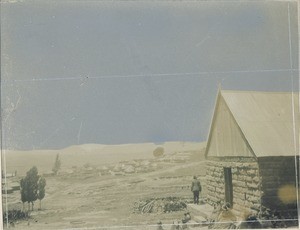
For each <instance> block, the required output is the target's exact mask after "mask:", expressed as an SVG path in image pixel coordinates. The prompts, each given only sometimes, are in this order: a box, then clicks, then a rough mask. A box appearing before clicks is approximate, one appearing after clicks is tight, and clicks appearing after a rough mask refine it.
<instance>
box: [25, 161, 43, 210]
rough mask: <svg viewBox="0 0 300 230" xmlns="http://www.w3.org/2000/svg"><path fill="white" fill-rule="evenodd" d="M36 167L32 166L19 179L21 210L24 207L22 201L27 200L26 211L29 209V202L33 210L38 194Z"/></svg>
mask: <svg viewBox="0 0 300 230" xmlns="http://www.w3.org/2000/svg"><path fill="white" fill-rule="evenodd" d="M39 177H40V176H39V175H38V170H37V167H35V166H34V167H32V168H31V169H30V170H29V171H28V172H27V173H26V177H25V178H23V179H21V181H20V190H21V200H22V203H23V210H24V209H25V207H24V203H25V202H28V211H29V210H30V203H31V205H32V208H31V210H33V205H34V201H36V200H37V195H38V180H39Z"/></svg>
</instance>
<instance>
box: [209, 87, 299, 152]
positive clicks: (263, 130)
mask: <svg viewBox="0 0 300 230" xmlns="http://www.w3.org/2000/svg"><path fill="white" fill-rule="evenodd" d="M220 95H221V96H222V97H223V98H224V100H225V102H226V104H227V106H228V108H229V110H230V111H231V113H232V115H233V117H234V119H235V121H236V123H237V124H238V126H239V128H240V129H241V131H242V133H243V134H244V136H245V138H246V140H247V142H248V143H249V145H250V147H251V149H252V150H253V152H254V154H255V155H256V157H266V156H294V155H295V154H297V155H299V93H291V92H255V91H223V90H222V91H221V92H220ZM208 144H209V143H208Z"/></svg>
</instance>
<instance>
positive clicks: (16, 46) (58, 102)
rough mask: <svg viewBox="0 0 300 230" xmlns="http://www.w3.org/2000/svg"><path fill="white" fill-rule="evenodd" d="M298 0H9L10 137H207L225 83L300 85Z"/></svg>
mask: <svg viewBox="0 0 300 230" xmlns="http://www.w3.org/2000/svg"><path fill="white" fill-rule="evenodd" d="M297 17H298V15H297V4H296V2H295V1H294V2H287V1H285V2H279V1H274V2H271V1H264V2H258V1H253V2H250V1H245V2H238V1H230V2H221V1H213V2H203V1H202V2H196V1H164V2H163V1H78V0H77V1H71V0H68V1H55V0H52V1H30V0H29V1H26V2H25V1H14V2H9V3H2V4H1V50H2V51H1V111H2V126H3V128H2V132H3V138H2V139H3V143H2V145H3V148H5V149H23V150H30V149H59V148H64V147H67V146H70V145H76V144H84V143H99V144H125V143H142V142H154V143H162V142H165V141H205V140H206V139H207V136H208V131H209V126H210V122H211V117H212V113H213V109H214V103H215V99H216V94H217V91H218V88H222V89H227V90H259V91H292V90H294V91H298V90H299V88H298V84H299V78H298V75H299V71H298V68H299V66H298V43H297V42H298V37H297V34H298V24H297Z"/></svg>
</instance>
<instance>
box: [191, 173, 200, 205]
mask: <svg viewBox="0 0 300 230" xmlns="http://www.w3.org/2000/svg"><path fill="white" fill-rule="evenodd" d="M201 190H202V188H201V184H200V181H199V180H198V179H197V177H196V176H194V180H193V182H192V186H191V191H192V192H193V194H194V204H199V194H200V192H201Z"/></svg>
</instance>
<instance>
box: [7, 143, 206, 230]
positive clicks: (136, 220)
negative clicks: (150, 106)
mask: <svg viewBox="0 0 300 230" xmlns="http://www.w3.org/2000/svg"><path fill="white" fill-rule="evenodd" d="M162 146H163V147H164V149H165V152H166V153H165V154H164V156H162V157H159V158H155V157H154V156H153V154H152V153H153V150H154V149H155V148H156V147H157V146H156V145H154V144H139V145H122V146H97V145H84V146H71V147H69V148H66V149H64V150H60V151H57V150H56V151H50V150H49V151H44V152H40V151H34V152H31V153H24V152H23V153H21V152H14V153H10V154H12V155H8V154H9V153H7V154H6V156H7V157H6V160H7V165H8V167H7V168H8V169H9V170H11V171H15V170H18V175H17V177H13V178H8V179H7V186H9V183H13V181H15V182H16V181H18V180H19V179H20V177H21V176H23V175H24V173H23V172H25V171H27V170H28V169H29V168H30V167H31V166H32V164H35V165H36V166H37V167H38V169H39V171H40V173H41V174H44V175H45V177H46V180H47V186H46V197H45V198H44V200H43V201H42V210H40V211H37V210H35V211H33V212H32V213H31V218H30V219H29V220H28V221H19V222H18V223H15V229H70V228H97V229H100V228H99V227H105V226H106V227H107V228H108V227H113V226H119V227H117V229H120V228H121V227H120V226H133V227H132V228H136V229H141V227H142V226H143V228H144V229H147V228H148V229H155V228H154V227H153V225H155V224H156V223H157V222H158V221H159V220H161V221H162V222H163V223H164V224H171V223H172V222H173V221H174V220H180V219H181V218H182V217H183V214H184V213H185V212H186V209H185V208H184V207H182V208H181V207H179V206H178V204H182V203H187V202H191V198H192V194H191V192H190V188H189V186H190V183H191V180H192V176H193V175H199V176H200V180H201V181H203V177H204V174H205V172H204V166H205V163H204V161H203V159H204V148H205V143H176V142H174V143H166V144H165V145H162ZM100 150H101V151H100ZM57 152H59V153H60V156H61V161H62V169H61V172H60V173H59V175H57V176H54V175H48V174H47V173H46V172H48V171H49V170H51V167H52V165H53V162H54V159H55V156H56V153H57ZM14 154H15V156H13V155H14ZM27 154H28V155H27ZM42 154H45V155H43V157H44V158H43V157H41V156H40V155H42ZM25 155H26V156H25ZM36 155H38V156H36ZM17 156H22V157H24V159H25V158H26V161H25V160H24V159H23V158H22V157H21V158H18V157H17ZM13 160H14V161H13ZM23 160H24V161H23ZM39 160H40V161H39ZM49 164H50V165H49ZM20 165H22V167H20ZM19 172H21V173H19ZM22 173H23V175H22ZM203 187H204V191H203V194H205V185H203ZM4 203H7V206H5V207H4V208H6V207H7V208H8V209H21V208H22V203H21V202H20V192H19V191H14V192H13V193H11V194H7V195H6V196H4ZM36 203H37V204H36V205H35V206H36V207H37V206H38V202H36ZM172 205H173V206H172ZM176 205H177V206H178V207H177V206H176ZM170 207H171V208H170ZM172 207H173V208H172ZM174 207H175V208H174ZM176 208H178V210H177V209H176ZM176 210H177V211H176ZM137 226H138V227H137ZM101 229H102V228H101ZM126 229H129V228H128V227H127V228H126Z"/></svg>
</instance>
